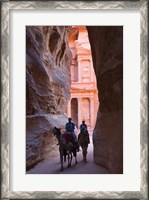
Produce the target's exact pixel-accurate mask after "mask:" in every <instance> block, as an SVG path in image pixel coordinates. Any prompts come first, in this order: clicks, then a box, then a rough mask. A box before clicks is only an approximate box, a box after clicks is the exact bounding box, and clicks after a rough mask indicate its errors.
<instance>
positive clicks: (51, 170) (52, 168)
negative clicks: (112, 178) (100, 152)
mask: <svg viewBox="0 0 149 200" xmlns="http://www.w3.org/2000/svg"><path fill="white" fill-rule="evenodd" d="M90 141H91V143H90V144H89V147H88V154H87V160H88V162H87V163H84V162H83V161H82V159H83V156H82V151H80V152H78V154H77V160H78V164H77V165H75V159H74V158H73V160H72V167H71V168H67V163H64V171H62V172H61V171H60V166H61V165H60V158H59V157H54V158H50V159H47V160H44V161H43V162H41V163H39V164H37V165H36V166H35V167H34V168H32V169H30V170H28V171H27V174H108V173H109V172H108V170H107V169H105V168H103V167H101V166H100V165H97V164H96V163H94V161H93V144H92V139H91V138H90Z"/></svg>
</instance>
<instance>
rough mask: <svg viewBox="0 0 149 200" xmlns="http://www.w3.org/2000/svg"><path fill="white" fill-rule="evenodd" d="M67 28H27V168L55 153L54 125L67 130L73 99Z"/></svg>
mask: <svg viewBox="0 0 149 200" xmlns="http://www.w3.org/2000/svg"><path fill="white" fill-rule="evenodd" d="M67 29H68V28H67V27H64V26H62V27H60V26H57V27H56V26H53V27H52V26H50V27H46V26H43V27H39V26H34V27H33V26H32V27H29V26H27V27H26V115H27V116H26V159H27V163H26V167H27V169H29V168H30V167H32V166H33V165H35V164H36V163H38V162H39V161H41V160H43V159H45V158H46V157H47V156H52V155H54V153H55V148H58V147H55V146H56V145H55V143H56V142H55V139H54V138H53V136H52V133H51V130H52V128H53V126H57V127H62V128H63V127H64V125H65V123H66V121H67V117H66V114H65V113H66V108H67V103H68V100H69V98H70V70H69V67H70V63H71V53H70V50H69V47H68V39H67V31H68V30H67Z"/></svg>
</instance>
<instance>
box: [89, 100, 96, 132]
mask: <svg viewBox="0 0 149 200" xmlns="http://www.w3.org/2000/svg"><path fill="white" fill-rule="evenodd" d="M94 107H95V102H94V97H91V98H90V116H91V117H90V119H91V129H92V130H93V128H94V126H95V109H94Z"/></svg>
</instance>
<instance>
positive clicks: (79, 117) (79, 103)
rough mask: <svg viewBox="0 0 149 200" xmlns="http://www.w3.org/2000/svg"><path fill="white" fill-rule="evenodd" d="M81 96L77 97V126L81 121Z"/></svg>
mask: <svg viewBox="0 0 149 200" xmlns="http://www.w3.org/2000/svg"><path fill="white" fill-rule="evenodd" d="M81 107H82V98H78V128H79V127H80V124H81V123H82V108H81Z"/></svg>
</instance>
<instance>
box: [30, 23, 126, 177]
mask: <svg viewBox="0 0 149 200" xmlns="http://www.w3.org/2000/svg"><path fill="white" fill-rule="evenodd" d="M86 29H87V30H86ZM84 30H86V31H84ZM87 34H88V37H89V42H86V41H84V40H83V42H80V41H81V38H86V36H87ZM69 36H70V37H69ZM89 43H90V46H91V50H90V49H89V48H88V44H89ZM92 61H93V62H92ZM93 71H94V72H95V74H94V73H93ZM95 78H96V80H97V83H96V82H95ZM97 99H98V100H97ZM98 106H99V108H98ZM69 117H71V118H73V119H72V120H73V121H74V123H75V125H76V128H77V130H78V131H79V126H80V123H81V121H82V120H85V122H86V124H87V126H88V131H89V133H90V135H92V136H93V146H94V153H92V155H93V158H94V160H93V159H92V163H93V161H95V162H96V163H98V165H99V166H100V165H102V166H104V167H105V168H107V169H109V172H110V174H122V173H123V26H87V27H85V26H84V27H83V26H81V27H72V26H26V171H27V172H28V173H29V172H30V173H31V168H33V167H34V166H38V167H39V166H40V164H43V167H44V166H46V165H47V166H49V165H50V160H52V163H53V158H54V157H55V159H57V160H56V162H58V160H59V158H56V156H57V155H58V146H57V145H56V144H57V142H56V141H55V138H54V135H53V134H52V131H53V129H54V127H57V128H61V130H62V132H64V131H65V125H66V123H67V120H68V118H69ZM79 156H81V153H79ZM48 158H49V159H50V160H48ZM43 161H44V162H43ZM79 164H81V162H79ZM79 164H78V166H80V165H79ZM87 164H88V163H87ZM86 166H87V165H86ZM53 167H56V165H55V162H54V165H53ZM58 168H59V165H58V167H57V169H58ZM90 168H92V166H90ZM35 169H37V168H36V167H34V169H33V170H35ZM48 169H49V168H48V167H47V170H48ZM29 170H30V171H29ZM47 170H46V168H45V172H43V173H46V171H47ZM80 170H81V169H80ZM65 171H66V170H64V173H65ZM82 171H83V168H82ZM87 171H88V170H87ZM33 173H34V172H33ZM48 173H50V172H48ZM73 173H75V172H74V171H73ZM76 173H77V172H76ZM79 173H82V172H79ZM84 173H85V172H84ZM88 173H89V171H88Z"/></svg>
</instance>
